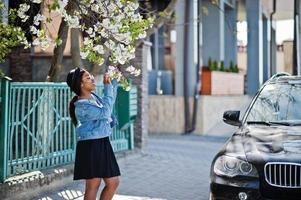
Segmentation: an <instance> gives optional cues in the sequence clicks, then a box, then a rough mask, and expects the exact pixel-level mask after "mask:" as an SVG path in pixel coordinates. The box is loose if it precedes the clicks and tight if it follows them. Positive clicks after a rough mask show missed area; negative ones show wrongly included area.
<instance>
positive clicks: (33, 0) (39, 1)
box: [31, 0, 42, 4]
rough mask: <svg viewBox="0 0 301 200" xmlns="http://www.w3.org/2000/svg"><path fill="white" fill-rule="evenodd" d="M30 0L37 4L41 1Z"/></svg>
mask: <svg viewBox="0 0 301 200" xmlns="http://www.w3.org/2000/svg"><path fill="white" fill-rule="evenodd" d="M31 2H32V3H37V4H39V3H41V2H42V0H31Z"/></svg>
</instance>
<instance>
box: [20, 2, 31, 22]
mask: <svg viewBox="0 0 301 200" xmlns="http://www.w3.org/2000/svg"><path fill="white" fill-rule="evenodd" d="M29 9H30V5H28V4H26V3H23V4H20V7H19V9H18V11H17V13H18V14H17V15H18V17H20V18H21V19H22V20H21V21H22V22H26V21H27V19H28V18H29V16H28V15H26V14H25V13H26V12H27V11H28V10H29Z"/></svg>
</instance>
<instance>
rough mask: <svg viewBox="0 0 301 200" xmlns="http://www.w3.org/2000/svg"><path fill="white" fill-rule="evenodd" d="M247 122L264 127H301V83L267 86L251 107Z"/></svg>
mask: <svg viewBox="0 0 301 200" xmlns="http://www.w3.org/2000/svg"><path fill="white" fill-rule="evenodd" d="M246 122H247V123H249V124H256V123H258V124H262V125H298V126H299V125H301V83H294V84H291V83H274V84H268V85H266V86H265V87H264V88H263V90H262V91H261V93H260V94H259V96H258V98H257V99H256V101H255V103H254V104H253V106H252V107H251V109H250V111H249V113H248V115H247V117H246Z"/></svg>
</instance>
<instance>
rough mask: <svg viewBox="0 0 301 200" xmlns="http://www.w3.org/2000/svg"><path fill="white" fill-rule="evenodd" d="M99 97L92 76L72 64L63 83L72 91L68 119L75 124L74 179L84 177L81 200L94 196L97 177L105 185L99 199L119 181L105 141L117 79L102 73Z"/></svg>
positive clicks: (109, 193) (111, 193)
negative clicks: (83, 190) (101, 94)
mask: <svg viewBox="0 0 301 200" xmlns="http://www.w3.org/2000/svg"><path fill="white" fill-rule="evenodd" d="M103 83H104V90H103V97H102V98H100V97H98V96H97V95H96V94H95V93H93V92H92V91H93V90H95V87H96V85H95V81H94V77H93V76H92V75H91V74H90V73H89V72H88V71H86V70H84V69H81V68H76V69H73V70H71V71H70V72H69V73H68V75H67V84H68V86H69V87H70V89H71V90H72V91H73V92H74V93H75V94H76V96H74V97H73V99H72V100H71V101H70V103H69V113H70V116H71V120H72V123H73V124H74V125H75V126H76V136H77V141H78V142H77V146H76V157H75V164H74V178H73V179H74V180H79V179H85V180H86V188H85V196H84V200H90V199H93V200H95V199H96V195H97V191H98V188H99V186H100V183H101V180H103V181H104V183H105V187H104V189H103V190H102V192H101V195H100V200H110V199H112V198H113V196H114V193H115V191H116V189H117V187H118V185H119V176H120V171H119V167H118V164H117V162H116V158H115V155H114V152H113V149H112V146H111V144H110V141H109V135H110V134H111V133H112V126H113V125H114V123H113V122H114V120H113V121H112V117H111V115H112V110H113V106H114V103H115V99H116V93H117V81H116V80H115V79H113V80H112V81H111V80H110V78H109V77H108V76H107V75H105V76H104V79H103Z"/></svg>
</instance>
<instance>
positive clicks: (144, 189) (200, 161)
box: [35, 135, 226, 200]
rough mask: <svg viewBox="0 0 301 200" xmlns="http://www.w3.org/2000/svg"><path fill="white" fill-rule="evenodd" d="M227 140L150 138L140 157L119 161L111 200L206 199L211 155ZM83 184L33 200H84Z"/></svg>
mask: <svg viewBox="0 0 301 200" xmlns="http://www.w3.org/2000/svg"><path fill="white" fill-rule="evenodd" d="M225 140H226V138H225V137H219V136H196V135H185V136H152V137H150V138H149V140H148V141H149V143H148V147H147V148H146V149H145V152H143V153H142V154H139V155H138V154H136V155H132V156H129V157H126V158H121V159H119V160H118V163H119V166H120V169H121V173H122V176H121V183H120V186H119V188H118V192H117V194H116V195H115V196H114V200H207V199H208V191H209V170H210V165H211V161H212V158H213V156H214V155H215V153H216V152H217V151H218V150H219V148H220V147H221V145H222V144H223V143H224V141H225ZM83 191H84V182H82V181H76V182H72V183H71V184H69V185H66V186H65V187H64V188H58V189H55V190H53V191H49V192H48V193H44V194H41V195H40V196H37V197H36V198H35V199H41V200H42V199H43V200H73V199H83Z"/></svg>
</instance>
